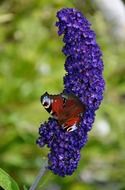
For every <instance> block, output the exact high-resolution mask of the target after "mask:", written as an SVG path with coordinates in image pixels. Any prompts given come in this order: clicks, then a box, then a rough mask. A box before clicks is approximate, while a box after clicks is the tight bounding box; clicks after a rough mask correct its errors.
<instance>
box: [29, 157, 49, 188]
mask: <svg viewBox="0 0 125 190" xmlns="http://www.w3.org/2000/svg"><path fill="white" fill-rule="evenodd" d="M47 165H48V161H47V160H46V161H45V162H44V164H43V165H42V167H41V169H40V171H39V173H38V175H37V176H36V179H35V181H34V182H33V184H32V185H31V187H30V188H29V190H36V187H37V186H38V184H39V182H40V179H41V178H42V177H43V175H44V174H45V172H46V171H47Z"/></svg>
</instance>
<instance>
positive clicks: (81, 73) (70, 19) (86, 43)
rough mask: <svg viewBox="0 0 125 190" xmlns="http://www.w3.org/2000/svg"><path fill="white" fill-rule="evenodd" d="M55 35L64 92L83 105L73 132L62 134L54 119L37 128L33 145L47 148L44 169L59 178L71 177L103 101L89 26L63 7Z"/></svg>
mask: <svg viewBox="0 0 125 190" xmlns="http://www.w3.org/2000/svg"><path fill="white" fill-rule="evenodd" d="M57 18H58V22H57V23H56V26H57V27H58V34H59V35H62V34H63V41H64V43H65V46H64V47H63V50H62V51H63V53H64V54H65V56H66V62H65V70H66V75H65V76H64V92H66V93H73V94H74V95H75V96H77V97H78V98H79V99H80V100H81V102H83V104H84V105H85V106H86V111H85V113H84V116H83V117H82V119H81V122H80V123H79V127H78V129H77V130H75V131H73V132H66V131H64V130H63V129H62V128H61V127H60V126H59V124H58V122H57V121H56V120H55V119H54V118H49V120H48V122H45V123H44V124H42V125H41V126H40V129H39V135H40V137H39V138H38V139H37V144H39V146H40V147H43V146H44V145H47V146H48V148H50V153H49V154H48V168H49V169H50V170H52V171H53V172H54V173H55V174H58V175H60V176H66V175H72V173H73V172H74V171H75V169H76V168H77V165H78V162H79V160H80V150H81V148H82V147H83V146H84V145H85V144H86V142H87V133H88V131H90V130H91V128H92V124H93V122H94V117H95V111H96V110H97V109H98V108H99V105H100V103H101V101H102V99H103V91H104V86H105V83H104V79H103V76H102V71H103V62H102V59H101V56H102V53H101V50H100V48H99V46H98V45H97V43H96V38H95V33H94V31H92V30H91V29H90V23H89V22H88V21H87V19H86V18H85V17H84V16H83V15H82V14H81V13H80V12H79V11H77V10H76V9H71V8H65V9H61V10H60V11H59V12H58V13H57Z"/></svg>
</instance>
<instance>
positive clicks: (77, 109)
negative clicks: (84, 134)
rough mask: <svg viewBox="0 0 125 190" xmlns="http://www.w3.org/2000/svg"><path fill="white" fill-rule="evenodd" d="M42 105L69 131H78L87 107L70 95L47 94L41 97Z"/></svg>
mask: <svg viewBox="0 0 125 190" xmlns="http://www.w3.org/2000/svg"><path fill="white" fill-rule="evenodd" d="M41 103H42V105H43V106H44V108H45V109H46V110H47V111H48V112H49V113H50V114H51V115H52V116H53V117H54V118H55V119H57V120H58V123H59V125H61V126H62V127H63V128H64V129H66V130H67V131H74V130H75V129H77V126H78V123H79V122H80V119H81V115H82V114H83V113H84V111H85V106H84V105H83V104H82V103H81V102H80V101H79V99H78V98H77V97H75V96H74V95H69V94H65V93H62V94H59V95H49V94H48V93H47V92H46V93H45V94H43V95H42V96H41Z"/></svg>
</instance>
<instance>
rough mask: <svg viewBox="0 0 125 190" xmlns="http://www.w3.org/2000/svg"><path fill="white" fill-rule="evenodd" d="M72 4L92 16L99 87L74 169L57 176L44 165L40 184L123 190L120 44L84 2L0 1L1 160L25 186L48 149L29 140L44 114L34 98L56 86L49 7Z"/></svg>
mask: <svg viewBox="0 0 125 190" xmlns="http://www.w3.org/2000/svg"><path fill="white" fill-rule="evenodd" d="M63 7H76V8H79V9H80V10H81V11H82V12H83V13H84V15H85V16H86V17H87V18H88V19H89V20H90V21H91V23H92V28H93V29H94V30H95V32H96V34H97V42H98V43H99V45H100V46H101V49H102V51H103V59H104V65H105V70H104V77H105V80H106V90H105V96H104V101H103V103H102V105H101V107H100V109H99V110H98V111H97V115H96V120H95V123H94V126H93V129H92V131H91V132H90V133H89V141H88V143H87V145H86V146H85V148H84V149H83V150H82V151H81V160H80V163H79V167H78V169H77V171H76V172H75V173H74V174H73V175H72V176H69V177H65V178H61V177H58V176H56V175H54V174H52V173H51V172H48V173H47V174H46V176H45V177H44V178H43V180H42V181H41V184H40V186H39V189H42V190H76V189H77V190H103V189H106V188H107V189H108V190H110V189H111V190H124V189H125V140H124V139H125V127H124V126H125V63H124V60H125V44H124V43H121V42H118V41H117V42H116V41H115V39H114V38H113V36H112V35H111V34H110V33H109V28H110V25H109V24H108V23H107V22H106V21H105V19H104V17H103V15H102V13H101V11H99V9H98V8H97V7H96V6H95V5H94V4H92V3H91V1H89V0H88V1H84V3H83V2H81V1H77V0H76V1H67V0H1V1H0V138H1V139H0V166H1V167H2V168H3V169H4V170H5V171H6V172H8V173H9V174H10V175H11V176H12V177H13V178H14V179H15V180H16V181H17V182H18V184H19V186H20V189H23V185H25V186H27V187H29V186H30V185H31V184H32V182H33V180H34V178H35V176H36V174H37V173H38V171H39V169H40V167H41V165H42V163H43V158H44V157H46V155H47V152H48V149H46V148H42V149H40V148H39V147H37V145H36V144H35V141H36V139H37V137H38V127H39V125H40V123H41V122H43V121H45V120H47V118H48V116H49V115H48V114H47V113H46V111H45V110H44V109H43V107H42V106H41V104H40V96H41V94H43V93H44V92H45V91H48V92H49V93H52V94H56V93H60V92H61V91H62V89H63V79H62V77H63V75H64V73H65V71H64V61H65V57H64V55H63V54H62V53H61V48H62V46H63V43H62V40H61V38H59V37H58V35H57V28H56V27H55V22H56V12H57V11H58V10H59V9H61V8H63Z"/></svg>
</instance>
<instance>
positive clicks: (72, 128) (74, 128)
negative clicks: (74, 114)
mask: <svg viewBox="0 0 125 190" xmlns="http://www.w3.org/2000/svg"><path fill="white" fill-rule="evenodd" d="M76 129H77V126H76V124H74V125H72V126H71V127H68V128H67V131H68V132H72V131H75V130H76Z"/></svg>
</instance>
